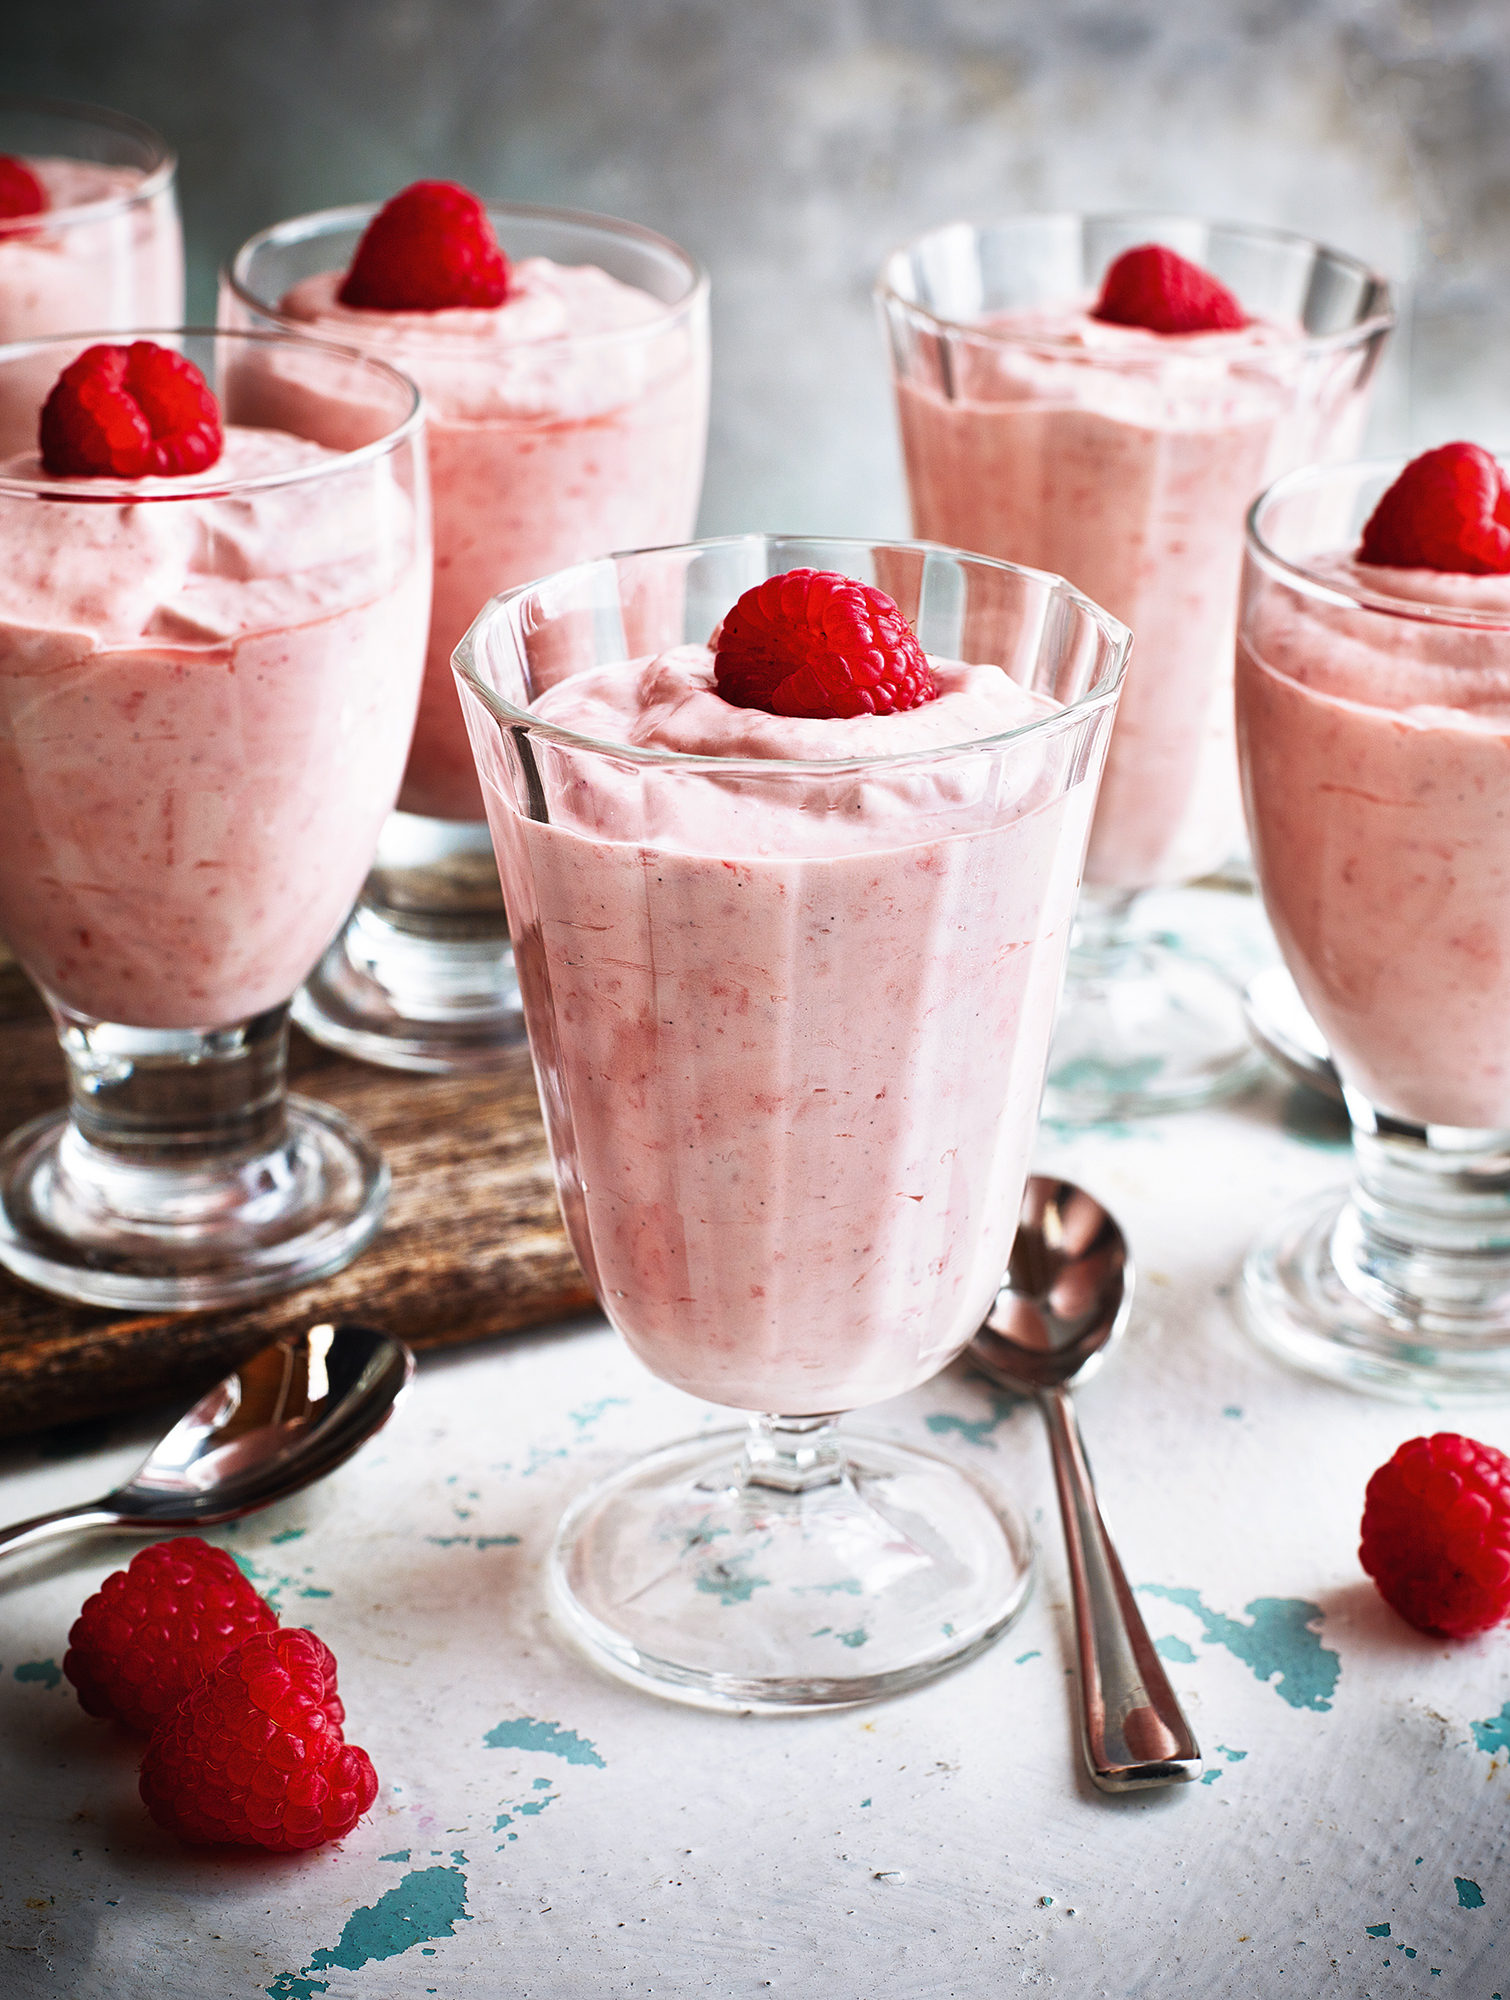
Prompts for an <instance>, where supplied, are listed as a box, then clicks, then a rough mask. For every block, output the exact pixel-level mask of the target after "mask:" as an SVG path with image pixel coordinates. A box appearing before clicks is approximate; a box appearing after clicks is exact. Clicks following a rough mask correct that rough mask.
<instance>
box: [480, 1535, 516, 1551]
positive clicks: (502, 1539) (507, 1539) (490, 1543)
mask: <svg viewBox="0 0 1510 2000" xmlns="http://www.w3.org/2000/svg"><path fill="white" fill-rule="evenodd" d="M477 1546H478V1548H480V1549H517V1548H518V1546H519V1537H518V1536H517V1535H479V1536H478V1537H477Z"/></svg>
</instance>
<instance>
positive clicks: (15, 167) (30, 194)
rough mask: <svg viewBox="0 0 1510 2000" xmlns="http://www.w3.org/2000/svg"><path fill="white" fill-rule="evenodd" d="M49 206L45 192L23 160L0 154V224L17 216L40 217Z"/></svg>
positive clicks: (8, 154)
mask: <svg viewBox="0 0 1510 2000" xmlns="http://www.w3.org/2000/svg"><path fill="white" fill-rule="evenodd" d="M48 206H49V204H48V200H47V190H46V188H44V187H43V185H42V183H41V182H40V181H39V180H38V179H37V177H36V175H35V174H34V173H33V172H32V170H31V168H30V167H29V166H28V165H27V164H26V162H25V160H18V159H17V158H16V157H15V155H14V154H13V153H0V222H9V221H11V220H12V218H13V217H15V216H19V215H40V214H41V213H42V212H43V210H44V209H45V208H47V207H48Z"/></svg>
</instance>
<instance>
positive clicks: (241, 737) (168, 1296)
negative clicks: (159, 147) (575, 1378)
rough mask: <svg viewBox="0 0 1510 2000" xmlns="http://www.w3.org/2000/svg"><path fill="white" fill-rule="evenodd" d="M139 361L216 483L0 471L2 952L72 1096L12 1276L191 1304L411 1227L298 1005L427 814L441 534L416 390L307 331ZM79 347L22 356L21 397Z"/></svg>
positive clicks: (181, 337)
mask: <svg viewBox="0 0 1510 2000" xmlns="http://www.w3.org/2000/svg"><path fill="white" fill-rule="evenodd" d="M141 337H144V338H148V339H156V340H157V341H159V342H160V343H162V344H165V345H172V346H175V347H177V348H179V349H180V350H181V351H183V352H185V353H186V354H187V355H188V357H189V359H190V360H192V361H193V362H194V363H195V364H196V365H197V366H198V367H199V368H200V369H201V370H202V371H203V372H204V374H205V376H206V378H207V379H208V381H209V382H210V384H211V386H212V388H214V389H215V391H216V392H217V394H218V396H219V398H220V403H221V408H222V412H223V416H224V419H225V423H226V426H227V444H226V453H225V456H224V457H223V458H222V460H221V462H220V464H219V465H217V466H214V467H211V468H210V469H209V470H208V471H206V472H205V473H203V474H199V475H196V476H190V477H184V478H174V479H167V478H153V479H141V480H116V479H109V478H64V477H55V476H52V475H49V474H47V473H46V472H44V471H43V470H42V468H41V465H40V461H39V460H38V458H37V456H36V454H35V452H33V453H31V454H28V455H26V456H24V457H22V458H19V459H16V458H13V459H11V460H9V461H7V462H6V463H5V465H4V466H3V468H0V541H3V542H4V545H5V548H6V562H5V564H4V566H3V569H0V798H3V800H4V802H5V807H4V816H3V824H0V859H3V866H0V930H3V932H4V934H5V936H6V938H7V939H8V941H9V943H10V945H11V947H12V949H13V950H14V951H15V953H16V956H17V957H18V958H19V960H20V961H21V963H22V965H23V966H24V967H25V969H26V970H27V972H29V973H30V975H31V977H32V978H33V980H35V982H36V983H37V985H38V986H39V987H40V988H41V990H42V994H43V996H44V998H45V999H46V1001H47V1004H48V1007H49V1009H50V1010H51V1013H52V1017H53V1020H54V1022H55V1023H56V1026H57V1029H58V1036H59V1040H60V1042H61V1043H62V1048H63V1054H64V1056H65V1058H66V1060H67V1064H68V1081H69V1093H70V1102H69V1106H68V1109H67V1110H66V1111H58V1112H55V1113H49V1114H47V1115H45V1116H43V1117H41V1118H38V1119H35V1120H34V1121H33V1122H32V1123H30V1124H29V1125H25V1126H23V1127H22V1128H21V1129H20V1130H19V1131H17V1132H14V1133H12V1134H11V1136H10V1138H9V1139H8V1140H7V1141H6V1142H5V1143H4V1145H3V1146H0V1263H3V1264H5V1265H6V1266H7V1267H8V1268H9V1269H10V1270H11V1271H13V1272H14V1273H15V1274H16V1275H17V1276H18V1277H21V1278H24V1279H26V1280H27V1281H28V1282H29V1283H31V1284H33V1285H36V1286H39V1287H40V1288H41V1289H43V1290H44V1291H50V1292H55V1293H57V1294H59V1295H61V1296H62V1297H65V1298H70V1299H77V1300H82V1301H85V1302H87V1303H89V1304H94V1305H102V1306H116V1307H131V1308H136V1309H140V1310H167V1311H177V1310H190V1309H199V1308H205V1307H210V1306H220V1305H228V1304H231V1303H234V1302H240V1301H245V1300H248V1299H254V1298H259V1297H262V1296H265V1295H266V1294H268V1293H272V1292H277V1291H282V1290H285V1289H288V1288H290V1287H292V1286H294V1285H296V1284H300V1283H302V1282H304V1281H306V1280H308V1279H310V1278H313V1277H317V1276H319V1275H320V1274H322V1273H323V1272H326V1271H331V1270H334V1269H336V1268H337V1267H338V1266H339V1265H341V1264H343V1263H345V1262H346V1261H347V1260H348V1259H349V1258H351V1257H352V1256H354V1255H355V1253H356V1252H357V1251H358V1250H359V1249H360V1248H361V1247H362V1245H363V1244H364V1243H366V1242H367V1241H368V1239H369V1238H370V1237H371V1236H372V1234H373V1233H374V1231H375V1230H376V1229H377V1227H378V1225H379V1223H380V1221H381V1219H382V1213H383V1205H384V1201H385V1198H386V1193H387V1185H388V1176H387V1169H386V1168H385V1166H384V1165H383V1162H382V1160H381V1157H380V1156H379V1155H378V1153H377V1152H376V1151H375V1149H374V1148H373V1147H372V1145H371V1144H370V1142H369V1141H368V1140H367V1139H366V1138H365V1137H364V1136H363V1135H362V1134H361V1133H360V1132H358V1131H357V1130H356V1129H355V1127H353V1126H352V1125H350V1124H349V1123H348V1121H347V1120H346V1119H344V1118H343V1117H341V1116H340V1115H339V1114H338V1113H336V1112H335V1111H333V1110H331V1109H330V1108H329V1107H328V1106H326V1105H323V1104H317V1103H313V1102H308V1101H305V1100H302V1099H298V1098H290V1097H288V1096H287V1094H286V1089H285V1053H286V1046H287V1033H288V1003H289V1000H290V998H291V996H292V994H293V992H294V989H295V987H297V985H298V984H299V982H300V980H301V979H303V978H304V976H305V975H306V974H307V973H308V971H309V969H310V967H311V966H312V965H313V964H314V963H315V961H316V959H317V958H318V957H319V956H320V953H321V952H322V951H323V950H324V948H325V946H326V945H327V944H328V942H329V941H330V939H331V937H332V936H333V935H334V934H335V932H336V931H337V930H338V929H339V928H340V926H341V923H342V922H343V920H344V918H345V915H346V912H347V911H348V910H349V908H350V907H351V902H352V899H353V898H354V897H355V895H356V893H357V890H358V888H359V887H360V885H361V882H362V878H363V875H364V874H365V873H366V870H367V868H368V867H369V865H370V863H371V860H372V854H373V849H374V847H375V846H376V843H377V837H378V831H379V829H380V827H381V825H382V823H383V819H384V817H385V815H386V814H387V812H388V810H389V808H390V807H391V805H392V803H393V800H394V797H395V795H396V793H397V791H398V786H399V779H400V777H401V775H402V772H403V767H404V759H405V756H406V755H407V753H408V748H409V737H410V733H411V730H412V728H413V722H414V712H415V707H416V703H417V701H418V697H419V686H420V677H421V674H422V671H423V666H424V647H425V629H426V624H427V620H428V617H429V600H430V523H429V500H428V492H427V487H426V478H425V463H424V454H423V448H422V443H421V437H422V418H421V413H420V406H419V397H418V394H417V393H416V391H415V389H414V386H413V384H412V383H410V382H408V381H406V380H405V379H404V377H403V376H401V375H399V374H397V373H396V372H395V371H394V370H393V369H391V368H389V367H387V366H385V365H384V364H382V363H380V362H373V361H368V360H365V359H363V358H362V357H361V356H360V355H358V354H357V353H355V352H354V351H353V350H351V349H349V348H340V347H333V346H329V345H326V344H323V343H318V342H313V341H293V340H288V339H285V338H282V337H278V336H265V335H245V334H215V333H192V332H191V333H187V334H185V333H182V332H169V333H158V334H148V335H144V336H141ZM81 344H83V343H81V341H80V340H79V339H77V338H75V339H71V340H65V341H38V342H30V343H23V344H21V345H19V346H16V347H11V348H6V349H3V350H0V396H3V395H4V390H5V384H6V382H7V380H8V378H9V376H10V375H11V372H12V371H13V370H14V371H19V372H20V374H21V375H22V376H23V377H24V378H25V379H26V380H27V381H32V380H34V379H36V377H37V376H38V375H39V374H40V375H41V376H42V377H43V378H45V379H46V380H47V381H49V382H50V381H51V380H53V379H54V378H55V377H56V375H57V373H58V372H59V370H60V369H61V368H62V367H63V366H64V365H65V364H66V363H67V362H68V361H69V360H70V359H71V358H72V356H73V355H74V353H75V352H76V351H77V349H78V347H79V346H80V345H81ZM36 422H37V410H36V406H35V404H33V410H32V433H33V436H35V434H36ZM238 467H240V469H239V470H238Z"/></svg>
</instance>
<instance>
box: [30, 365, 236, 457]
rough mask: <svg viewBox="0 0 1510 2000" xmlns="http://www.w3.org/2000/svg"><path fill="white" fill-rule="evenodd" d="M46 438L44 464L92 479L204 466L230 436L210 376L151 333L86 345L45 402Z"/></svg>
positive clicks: (42, 433) (43, 431) (43, 432)
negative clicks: (126, 341) (124, 343)
mask: <svg viewBox="0 0 1510 2000" xmlns="http://www.w3.org/2000/svg"><path fill="white" fill-rule="evenodd" d="M40 437H41V446H42V466H43V470H44V471H47V472H53V473H58V474H61V475H64V476H70V475H71V476H73V477H79V476H82V477H84V478H86V479H96V478H110V477H113V478H117V479H142V478H145V477H147V476H148V475H149V474H155V475H158V476H159V477H169V478H171V477H174V476H176V475H181V474H183V473H189V472H205V471H208V469H209V468H210V467H211V466H212V465H213V464H214V463H215V461H216V459H218V458H219V456H220V453H221V450H222V448H223V446H224V443H225V435H224V432H223V431H222V429H221V425H220V405H219V404H218V403H217V402H216V400H215V397H214V394H213V392H212V391H211V389H210V385H209V383H208V382H206V381H205V379H204V377H203V375H201V374H200V372H199V370H198V369H197V368H196V367H195V366H194V364H193V362H192V361H190V360H188V359H187V358H186V357H185V356H184V355H182V354H176V353H174V351H173V350H172V349H171V348H168V347H159V346H158V345H157V343H156V342H155V341H151V340H134V341H132V343H131V345H130V346H129V347H113V346H103V345H102V346H99V347H86V348H85V349H84V352H83V353H82V354H81V355H80V356H79V357H78V359H77V360H76V361H71V362H70V363H69V364H68V366H67V367H66V368H65V369H64V370H63V372H62V374H61V375H60V376H59V377H58V379H57V381H56V382H55V383H54V384H53V386H52V391H51V393H50V394H49V396H48V398H47V401H46V402H45V403H44V404H43V405H42V422H41V431H40Z"/></svg>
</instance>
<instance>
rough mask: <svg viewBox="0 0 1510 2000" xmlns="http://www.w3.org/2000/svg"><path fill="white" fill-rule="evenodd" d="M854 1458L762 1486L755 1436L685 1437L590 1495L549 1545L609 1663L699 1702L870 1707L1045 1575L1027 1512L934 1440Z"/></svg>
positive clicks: (946, 1661) (939, 1661) (999, 1621)
mask: <svg viewBox="0 0 1510 2000" xmlns="http://www.w3.org/2000/svg"><path fill="white" fill-rule="evenodd" d="M840 1435H841V1437H842V1440H843V1446H844V1458H843V1461H842V1470H841V1471H840V1472H839V1476H837V1477H833V1478H831V1479H829V1480H828V1481H827V1483H823V1484H816V1485H812V1486H809V1487H808V1488H807V1490H805V1491H797V1492H793V1491H790V1490H782V1489H781V1488H776V1487H771V1486H766V1485H762V1484H758V1483H756V1480H755V1479H754V1478H752V1476H751V1456H750V1453H749V1452H748V1451H747V1433H745V1432H743V1431H724V1432H720V1433H716V1434H713V1435H710V1436H706V1437H700V1438H694V1439H689V1440H687V1441H686V1442H685V1443H682V1444H675V1445H671V1446H668V1447H667V1448H666V1449H665V1450H663V1451H659V1452H656V1453H654V1454H653V1455H652V1456H651V1457H649V1458H644V1459H640V1460H637V1461H636V1462H635V1463H634V1464H632V1465H630V1466H629V1467H627V1468H626V1469H625V1470H624V1471H622V1472H619V1473H617V1474H615V1475H614V1476H613V1477H612V1478H610V1479H607V1480H605V1481H603V1482H601V1483H600V1484H599V1485H597V1486H595V1487H593V1488H592V1489H591V1490H590V1491H589V1492H587V1493H585V1494H584V1495H583V1496H582V1497H581V1499H579V1500H578V1501H577V1502H576V1504H575V1505H574V1506H573V1507H572V1508H571V1509H570V1511H569V1512H568V1514H567V1516H566V1518H565V1520H564V1521H563V1522H562V1524H561V1529H560V1532H559V1534H558V1537H557V1541H556V1547H555V1550H554V1553H553V1555H552V1559H551V1589H552V1596H553V1600H554V1602H555V1605H556V1609H557V1611H558V1613H559V1614H560V1615H561V1616H562V1618H563V1619H564V1620H565V1622H566V1623H567V1625H568V1626H569V1627H570V1628H571V1629H572V1631H573V1632H574V1633H575V1635H576V1636H577V1637H578V1639H579V1640H581V1641H582V1642H584V1643H585V1645H586V1647H587V1649H588V1651H589V1652H590V1653H592V1654H593V1655H594V1656H595V1657H596V1658H597V1659H598V1660H599V1661H600V1662H601V1663H602V1664H603V1665H605V1666H607V1667H608V1668H610V1669H611V1670H612V1671H613V1672H614V1673H616V1674H618V1675H619V1676H620V1677H621V1678H623V1679H625V1680H628V1681H631V1682H633V1683H634V1684H635V1685H637V1686H639V1687H642V1688H645V1689H647V1690H649V1691H650V1692H652V1693H655V1694H660V1695H669V1696H670V1697H672V1698H673V1699H674V1700H679V1701H686V1702H691V1703H694V1704H696V1705H698V1706H700V1707H705V1708H718V1709H731V1710H738V1711H752V1710H753V1711H766V1712H772V1713H782V1712H788V1711H791V1710H797V1709H813V1708H829V1707H838V1706H842V1705H844V1704H846V1703H851V1702H860V1701H870V1700H873V1699H875V1698H876V1697H878V1696H880V1695H886V1694H893V1693H896V1692H898V1691H900V1690H901V1689H903V1688H908V1687H915V1686H917V1685H918V1684H919V1683H920V1682H923V1681H926V1680H931V1679H932V1678H933V1676H934V1675H935V1674H940V1673H943V1672H945V1671H946V1670H947V1669H948V1668H950V1667H954V1666H958V1665H959V1664H960V1663H961V1662H962V1661H964V1660H968V1659H970V1658H971V1657H972V1656H973V1655H974V1654H976V1653H978V1652H980V1651H981V1650H982V1648H984V1647H985V1646H988V1645H989V1644H990V1643H991V1641H992V1640H993V1639H995V1638H996V1637H997V1636H998V1635H999V1634H1000V1633H1001V1632H1002V1631H1004V1630H1005V1628H1006V1627H1007V1625H1008V1624H1010V1623H1011V1621H1012V1620H1013V1619H1014V1618H1015V1617H1016V1616H1017V1614H1018V1613H1019V1612H1020V1611H1021V1610H1022V1608H1023V1605H1024V1604H1025V1603H1026V1601H1027V1597H1028V1593H1029V1590H1030V1589H1031V1587H1032V1580H1033V1543H1032V1537H1031V1535H1030V1534H1029V1532H1028V1529H1027V1526H1026V1524H1025V1523H1024V1522H1023V1521H1022V1520H1021V1519H1020V1518H1019V1517H1018V1516H1017V1514H1016V1513H1014V1512H1013V1511H1012V1510H1011V1509H1010V1508H1009V1507H1008V1506H1007V1505H1006V1504H1005V1503H1004V1502H1003V1501H1001V1500H1000V1499H998V1498H997V1497H996V1496H995V1495H993V1494H992V1493H990V1492H988V1491H987V1489H986V1488H985V1487H983V1486H980V1485H977V1484H976V1482H975V1481H974V1480H973V1479H971V1478H970V1477H969V1476H968V1475H967V1474H966V1473H963V1472H961V1471H959V1470H958V1469H957V1468H956V1467H954V1466H951V1465H948V1464H945V1463H944V1462H943V1461H942V1460H940V1459H936V1458H933V1457H932V1456H930V1455H929V1454H928V1453H926V1452H918V1451H912V1450H909V1449H907V1448H905V1447H903V1446H901V1445H896V1444H891V1443H886V1442H883V1441H882V1440H880V1439H876V1438H867V1437H853V1436H850V1435H849V1434H848V1433H841V1434H840Z"/></svg>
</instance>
